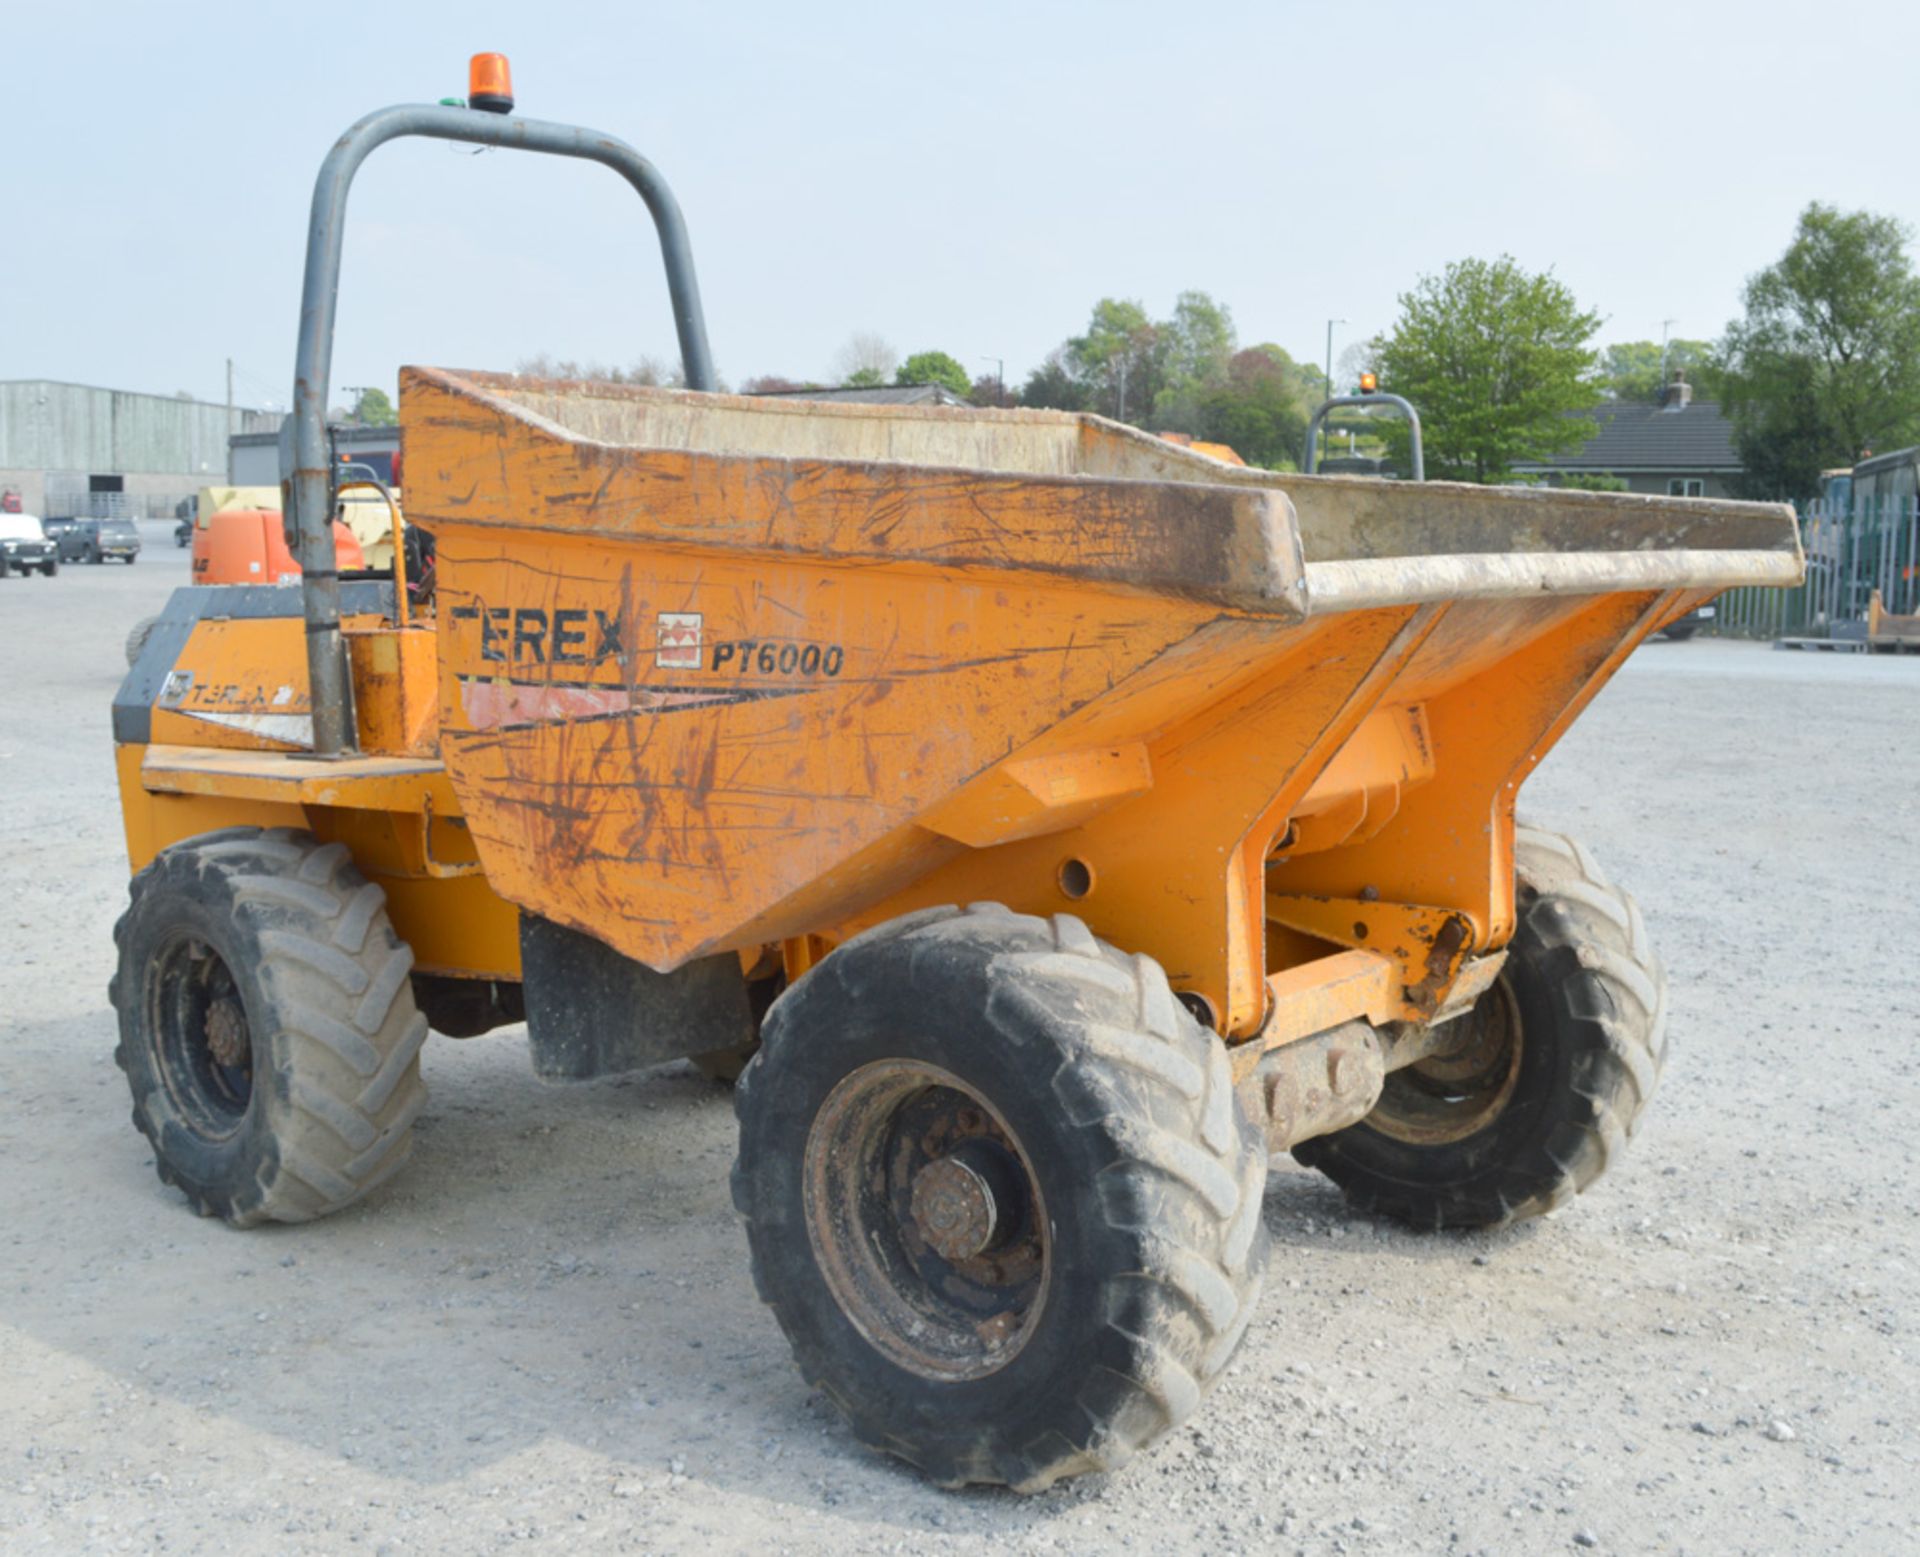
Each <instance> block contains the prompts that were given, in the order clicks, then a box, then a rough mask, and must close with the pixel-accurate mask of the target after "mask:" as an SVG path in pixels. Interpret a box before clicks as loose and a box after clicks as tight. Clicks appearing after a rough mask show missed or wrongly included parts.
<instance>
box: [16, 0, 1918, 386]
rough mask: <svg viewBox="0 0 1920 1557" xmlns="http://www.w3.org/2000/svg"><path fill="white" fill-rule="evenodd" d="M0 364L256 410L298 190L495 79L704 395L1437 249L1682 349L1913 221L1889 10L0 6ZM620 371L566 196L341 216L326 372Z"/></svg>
mask: <svg viewBox="0 0 1920 1557" xmlns="http://www.w3.org/2000/svg"><path fill="white" fill-rule="evenodd" d="M0 38H3V39H4V43H3V44H0V48H3V49H4V59H5V70H4V88H0V113H3V114H4V124H5V130H4V140H0V147H4V151H3V152H0V221H3V222H4V224H5V241H4V244H0V378H23V377H47V378H57V379H69V380H75V381H78V382H82V383H91V384H103V385H109V386H113V387H115V388H125V389H143V390H153V391H158V392H161V393H172V392H174V391H176V390H182V389H184V390H188V391H190V392H191V393H193V394H195V395H197V396H201V397H204V398H207V399H212V400H218V399H220V398H221V396H222V394H223V392H224V361H225V359H226V358H227V357H229V356H231V357H232V358H233V359H234V360H235V362H236V364H237V365H238V369H239V373H240V378H239V387H240V395H239V398H240V399H241V400H242V401H244V402H246V403H248V404H256V405H258V404H265V403H267V402H269V401H279V402H284V401H285V399H286V396H287V393H288V385H289V382H290V379H291V375H292V351H293V340H294V330H295V324H296V319H297V311H298V302H299V286H300V265H301V253H302V248H303V244H304V240H305V228H306V211H307V203H308V199H309V197H310V195H311V191H312V183H313V175H314V172H315V170H316V168H317V167H318V165H319V161H320V158H321V157H322V155H323V154H324V153H325V151H326V149H327V146H328V144H329V142H330V141H331V139H332V137H333V136H334V135H335V134H336V133H337V132H338V131H339V130H340V129H342V128H344V127H345V125H346V124H348V123H349V122H350V121H351V120H353V119H354V118H356V117H358V116H359V115H360V114H361V113H362V112H364V111H366V110H368V109H370V108H374V107H380V106H384V105H386V104H389V103H394V102H403V101H432V100H434V99H436V98H438V97H441V96H444V95H447V94H451V93H461V92H464V90H465V73H466V63H465V62H466V57H467V55H468V54H469V53H471V52H473V51H474V50H478V49H498V50H501V51H503V52H505V53H507V54H508V55H509V56H510V57H511V59H512V62H513V70H514V83H515V86H516V88H517V90H518V93H519V98H520V105H521V108H522V109H523V110H524V111H525V112H526V113H528V114H530V115H533V116H538V117H543V118H552V119H560V120H568V121H572V122H576V123H581V124H585V125H589V126H591V127H593V128H596V129H601V130H605V131H607V132H609V133H612V134H615V135H618V136H621V137H623V138H624V139H626V140H628V141H630V142H631V143H632V144H633V145H634V146H636V147H637V148H639V150H640V151H641V152H642V153H643V154H645V155H646V156H648V157H650V158H651V159H653V161H654V162H655V163H656V164H657V165H658V166H659V167H660V168H661V170H662V171H663V172H664V173H665V174H666V176H667V178H668V180H669V181H670V182H671V184H672V185H673V187H674V189H675V191H676V192H677V194H678V196H679V199H680V203H681V205H682V207H683V208H684V210H685V212H686V215H687V219H688V222H689V225H690V227H691V230H692V235H693V245H694V253H695V256H696V259H697V260H698V263H699V269H700V279H701V286H702V289H703V290H704V292H705V296H706V306H707V319H708V327H709V330H710V332H711V335H712V340H713V345H714V352H715V355H716V357H717V359H718V362H719V367H720V371H721V373H722V374H723V375H724V376H726V377H727V378H729V379H730V380H733V381H735V382H737V381H739V380H740V379H741V378H744V377H747V376H749V375H753V374H758V373H783V374H788V375H792V376H795V377H808V376H822V375H825V374H826V373H827V372H828V371H829V370H830V367H831V365H832V363H833V360H834V358H835V355H836V352H837V351H838V349H839V348H840V347H841V346H842V345H843V343H844V342H845V341H846V339H847V337H848V336H849V335H850V334H851V333H852V332H854V331H856V330H859V331H872V332H876V333H878V334H880V335H882V336H884V337H885V338H886V339H887V340H888V341H890V342H892V343H893V344H894V345H895V346H896V347H898V348H899V349H900V350H901V351H902V352H903V353H904V352H911V351H915V350H919V349H923V348H932V347H938V348H940V349H942V350H945V351H948V352H951V353H953V354H954V355H955V356H957V357H958V358H960V360H961V361H962V362H963V363H965V364H966V366H967V367H968V369H969V371H971V372H974V373H979V372H981V371H982V370H983V369H984V368H986V367H988V366H990V363H989V359H993V358H1004V359H1005V361H1006V366H1007V376H1008V378H1009V379H1011V380H1015V381H1017V380H1018V379H1019V378H1021V377H1024V375H1025V374H1026V372H1027V371H1028V370H1029V369H1031V368H1032V367H1033V366H1034V365H1035V364H1036V363H1037V362H1038V361H1039V360H1040V359H1041V358H1042V357H1043V356H1044V355H1045V354H1046V353H1047V352H1048V351H1049V350H1050V349H1052V348H1053V347H1054V346H1055V345H1057V344H1058V343H1059V342H1060V341H1061V340H1062V339H1064V338H1065V337H1066V336H1068V335H1070V334H1072V333H1075V332H1076V331H1077V330H1078V329H1080V328H1081V327H1082V325H1083V323H1084V321H1085V319H1086V316H1087V313H1088V310H1089V308H1090V307H1091V305H1092V304H1093V302H1094V301H1095V300H1096V299H1097V298H1099V297H1101V296H1103V295H1114V296H1121V297H1132V298H1137V299H1139V300H1140V301H1141V302H1143V303H1144V304H1145V305H1146V306H1147V307H1148V309H1149V310H1151V311H1152V312H1154V313H1156V314H1162V313H1164V312H1165V311H1166V310H1168V309H1169V308H1170V307H1171V305H1172V303H1173V299H1174V297H1175V295H1176V294H1177V293H1178V292H1180V291H1181V290H1182V289H1184V288H1189V287H1195V288H1200V289H1203V290H1205V291H1208V292H1211V293H1212V294H1213V295H1214V296H1215V297H1217V298H1218V299H1220V300H1221V301H1223V302H1225V303H1226V304H1228V305H1229V306H1230V307H1231V308H1232V310H1233V315H1234V319H1235V321H1236V323H1237V325H1238V327H1239V333H1240V338H1241V340H1242V342H1243V343H1247V344H1252V343H1254V342H1257V341H1262V340H1272V341H1277V342H1279V343H1280V344H1281V345H1282V346H1284V347H1286V348H1287V350H1289V351H1290V352H1293V353H1294V354H1295V355H1296V356H1299V357H1302V358H1304V359H1306V360H1309V361H1318V360H1320V357H1321V355H1322V352H1323V350H1324V347H1325V331H1326V321H1327V319H1328V318H1329V317H1343V318H1345V319H1346V320H1347V321H1348V322H1347V323H1346V324H1345V325H1342V326H1339V327H1338V334H1337V336H1336V340H1335V350H1336V353H1337V352H1338V351H1339V350H1340V348H1341V347H1342V346H1343V345H1344V344H1346V343H1348V342H1351V341H1352V340H1354V339H1357V338H1359V337H1361V336H1363V335H1365V334H1368V333H1371V332H1373V331H1376V330H1379V329H1382V328H1384V327H1386V326H1387V325H1388V324H1389V323H1390V322H1391V321H1392V318H1393V315H1394V312H1395V298H1396V295H1397V294H1398V293H1400V292H1401V291H1403V290H1405V289H1406V288H1407V287H1408V286H1410V285H1411V284H1412V283H1413V282H1414V281H1415V280H1416V279H1417V278H1418V277H1419V276H1420V275H1421V274H1423V273H1425V272H1431V271H1434V270H1437V269H1438V268H1440V267H1441V266H1443V265H1444V264H1446V263H1447V262H1448V261H1449V260H1453V259H1458V258H1461V257H1463V256H1466V255H1485V256H1491V255H1495V254H1498V253H1501V252H1503V251H1504V252H1507V253H1511V254H1512V255H1514V257H1515V258H1517V259H1518V260H1519V261H1520V262H1521V263H1522V264H1524V265H1526V266H1528V267H1532V268H1544V267H1548V266H1551V267H1552V268H1553V269H1554V270H1555V271H1556V272H1557V273H1558V274H1559V276H1560V277H1561V278H1562V279H1564V280H1565V281H1566V282H1567V283H1568V284H1569V285H1570V286H1571V287H1572V288H1573V290H1574V292H1575V293H1576V294H1577V295H1578V297H1579V298H1580V300H1581V301H1582V303H1584V304H1585V305H1587V306H1588V307H1591V308H1594V309H1597V310H1598V311H1599V312H1601V313H1602V314H1604V315H1605V316H1606V319H1607V323H1606V325H1605V327H1604V329H1603V331H1602V334H1601V339H1602V340H1603V341H1610V340H1633V339H1655V340H1657V339H1659V336H1660V331H1661V322H1662V320H1665V319H1672V320H1674V321H1675V323H1674V325H1673V332H1674V334H1676V335H1680V336H1699V337H1711V336H1714V335H1717V334H1718V333H1719V332H1720V330H1721V329H1722V328H1723V326H1724V325H1725V323H1726V321H1727V320H1728V318H1729V317H1731V316H1732V315H1733V314H1734V313H1735V312H1736V311H1737V308H1738V299H1739V291H1740V287H1741V284H1742V282H1743V280H1744V279H1745V278H1746V277H1747V276H1748V275H1749V274H1751V273H1752V272H1753V271H1755V270H1757V269H1759V268H1760V267H1762V266H1764V265H1766V264H1767V263H1769V262H1770V261H1771V260H1773V259H1774V258H1775V257H1776V256H1777V255H1778V254H1779V252H1780V250H1781V249H1782V248H1783V247H1784V245H1785V244H1786V242H1787V240H1788V237H1789V235H1790V233H1791V230H1792V226H1793V222H1794V218H1795V215H1796V214H1797V213H1798V211H1799V210H1800V208H1801V207H1802V206H1804V205H1805V204H1806V202H1808V201H1809V200H1815V199H1819V200H1825V201H1829V202H1833V203H1836V204H1838V205H1841V206H1844V207H1864V208H1867V209H1870V210H1874V211H1878V212H1884V213H1888V214H1891V215H1894V216H1897V217H1899V218H1901V219H1902V220H1904V221H1908V222H1913V221H1915V220H1916V219H1920V177H1917V176H1916V173H1915V161H1914V145H1915V138H1916V130H1915V122H1916V108H1915V105H1914V102H1913V98H1912V94H1911V90H1910V88H1909V87H1908V86H1907V85H1905V84H1904V82H1903V79H1902V77H1903V74H1905V73H1907V72H1909V71H1910V67H1911V63H1912V61H1913V59H1914V58H1915V56H1916V53H1920V48H1917V46H1920V6H1916V5H1915V4H1914V3H1913V0H1886V3H1854V4H1849V3H1845V0H1836V3H1830V4H1826V5H1822V6H1810V5H1806V4H1791V5H1790V4H1786V3H1783V0H1715V3H1698V4H1695V3H1688V0H1667V3H1664V4H1650V3H1640V0H1609V3H1601V4H1586V5H1578V6H1575V5H1569V4H1560V3H1552V0H1535V3H1531V4H1507V3H1500V4H1494V3H1484V4H1478V3H1462V0H1450V3H1445V4H1434V3H1431V0H1428V3H1422V4H1401V3H1398V0H1376V3H1374V4H1370V5H1347V6H1340V5H1330V4H1325V3H1321V4H1314V5H1295V4H1279V3H1268V4H1224V3H1223V4H1207V3H1204V0H1195V3H1188V4H1168V3H1166V0H1158V3H1154V4H1143V5H1130V4H1119V3H1113V4H1103V5H1092V4H1087V5H1069V4H1048V3H1045V0H1026V3H1015V4H1007V5H1002V4H994V3H981V0H975V3H970V4H965V5H943V6H930V5H905V4H893V5H877V4H876V5H853V4H833V3H829V0H816V3H791V0H789V3H787V4H769V5H746V4H740V5H731V4H720V3H712V4H706V5H691V6H689V5H647V4H636V3H631V0H629V3H603V4H587V3H581V4H572V3H566V0H542V3H539V4H533V3H528V0H514V3H511V4H493V3H486V0H463V3H460V4H454V5H413V4H407V3H403V0H388V3H386V4H377V5H376V4H362V3H359V0H330V3H327V4H324V5H316V6H303V7H299V8H295V7H291V6H281V5H277V4H268V5H262V4H258V3H255V4H252V5H245V6H241V5H216V4H195V3H189V0H181V3H173V4H162V3H144V4H138V5H134V4H87V3H85V0H67V3H65V4H61V5H37V6H31V7H29V6H28V5H27V4H26V3H25V0H4V27H3V28H0ZM540 351H546V352H549V353H552V354H554V355H555V356H561V357H575V358H580V359H589V358H591V359H598V360H601V361H607V362H615V363H624V362H628V361H631V360H633V359H634V358H636V357H638V356H640V355H642V354H652V355H655V356H661V357H670V356H672V355H673V352H674V336H673V332H672V328H671V325H670V322H669V317H668V313H667V307H666V298H665V290H664V287H663V285H662V283H661V279H660V266H659V261H658V256H657V250H656V248H655V246H654V240H653V237H652V234H651V231H650V229H649V227H648V224H647V221H646V216H645V213H644V210H643V208H642V207H641V205H640V203H639V202H638V200H637V199H635V198H634V197H633V196H632V195H631V194H630V193H629V192H628V191H627V189H626V187H625V186H624V185H623V184H621V183H620V182H619V181H618V180H617V179H615V178H614V177H613V176H612V175H611V174H609V173H607V172H606V171H605V170H603V169H600V168H595V167H591V166H574V165H571V164H566V163H560V162H556V161H554V160H552V159H546V158H535V157H527V156H517V155H514V154H511V153H505V152H489V153H485V154H482V155H479V156H475V155H473V154H472V153H471V152H470V151H461V150H454V149H450V148H449V147H447V146H445V145H441V144H435V143H428V142H403V143H400V144H398V145H394V146H389V147H387V148H385V149H383V150H381V151H380V152H378V153H376V154H375V155H374V157H373V159H372V160H371V161H370V162H369V163H368V164H367V167H366V169H365V171H364V172H363V173H362V175H361V177H360V179H359V181H358V183H357V184H356V186H355V192H354V196H353V202H352V206H351V208H350V211H349V217H348V227H347V246H346V268H345V272H344V281H343V284H342V292H341V310H340V334H339V339H338V343H337V348H336V355H335V365H334V375H333V383H334V385H335V386H336V399H337V398H338V389H339V387H340V386H345V385H357V384H381V385H387V386H391V384H392V382H393V378H394V374H395V370H396V369H397V367H398V366H399V365H400V364H401V363H404V362H419V363H431V364H437V365H441V366H455V367H499V368H511V367H512V366H514V365H515V363H516V362H517V361H519V360H520V359H522V358H524V357H526V356H528V355H530V354H533V353H535V352H540Z"/></svg>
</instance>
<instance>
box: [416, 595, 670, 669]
mask: <svg viewBox="0 0 1920 1557" xmlns="http://www.w3.org/2000/svg"><path fill="white" fill-rule="evenodd" d="M447 614H448V615H449V616H451V617H452V618H453V619H454V620H455V621H456V622H478V623H479V624H480V658H481V659H483V660H497V661H499V662H501V663H505V662H506V661H508V660H517V661H520V662H521V663H523V664H525V663H532V664H535V665H600V664H604V663H605V662H606V661H608V660H617V659H619V657H620V643H621V640H622V638H623V637H624V636H625V634H624V633H623V631H622V629H623V627H624V626H625V623H624V622H623V621H622V619H621V616H620V613H619V612H618V611H611V612H609V611H587V610H574V609H570V608H569V609H561V610H556V611H545V610H541V609H539V608H537V607H534V606H519V607H515V608H513V609H511V610H510V609H508V608H507V607H506V606H489V605H480V604H475V605H464V606H455V607H454V608H453V609H452V610H451V611H450V612H448V613H447ZM694 620H695V622H698V621H699V618H698V617H695V618H694ZM663 641H664V640H663ZM694 653H695V654H696V655H698V653H699V647H698V635H697V633H696V636H695V649H694ZM663 663H664V662H663Z"/></svg>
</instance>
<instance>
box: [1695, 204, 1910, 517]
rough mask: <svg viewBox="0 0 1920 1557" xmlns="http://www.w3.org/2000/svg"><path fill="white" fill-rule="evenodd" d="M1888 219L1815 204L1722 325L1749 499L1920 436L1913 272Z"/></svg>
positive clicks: (1790, 493)
mask: <svg viewBox="0 0 1920 1557" xmlns="http://www.w3.org/2000/svg"><path fill="white" fill-rule="evenodd" d="M1910 236H1911V235H1910V233H1909V231H1908V229H1907V228H1906V226H1905V225H1904V224H1902V223H1901V222H1898V221H1896V220H1894V219H1893V218H1892V217H1887V216H1875V215H1873V214H1872V213H1871V212H1868V211H1840V210H1837V209H1835V208H1834V207H1833V206H1828V205H1821V204H1820V203H1819V202H1817V201H1816V202H1815V203H1813V204H1811V205H1809V206H1808V207H1807V208H1806V210H1804V211H1802V212H1801V213H1800V221H1799V225H1798V227H1797V229H1796V230H1795V233H1794V236H1793V241H1792V242H1791V243H1789V244H1788V245H1787V251H1786V253H1785V254H1783V255H1782V256H1781V257H1780V259H1779V260H1778V261H1777V262H1776V263H1774V264H1773V265H1770V266H1768V267H1767V269H1765V270H1763V271H1761V272H1760V273H1759V274H1758V275H1756V276H1754V277H1752V278H1751V279H1750V280H1749V281H1748V282H1747V286H1746V292H1745V294H1744V298H1743V301H1744V303H1745V306H1746V313H1745V316H1744V317H1742V318H1740V319H1736V320H1734V321H1733V323H1731V324H1729V325H1728V326H1727V333H1726V338H1725V340H1724V341H1723V342H1722V354H1723V356H1724V358H1725V361H1726V387H1725V390H1724V398H1725V401H1726V404H1727V409H1728V414H1729V415H1730V416H1731V418H1732V420H1733V424H1734V443H1735V446H1736V448H1737V449H1738V450H1739V453H1740V456H1741V462H1742V464H1743V466H1744V467H1745V469H1744V474H1743V475H1742V477H1741V478H1740V481H1739V482H1738V487H1739V490H1740V491H1741V492H1742V493H1743V494H1744V495H1746V496H1750V497H1785V498H1794V497H1804V496H1806V495H1807V494H1809V493H1811V492H1812V491H1813V490H1814V489H1815V487H1816V485H1817V483H1818V481H1819V478H1820V472H1821V470H1822V469H1824V468H1826V467H1829V466H1834V465H1851V464H1853V463H1854V462H1855V461H1857V460H1859V459H1860V458H1862V457H1863V456H1864V455H1865V454H1866V453H1867V452H1868V451H1869V450H1870V449H1879V450H1882V451H1884V450H1887V449H1890V448H1895V447H1898V446H1900V445H1902V444H1906V443H1911V442H1914V441H1916V439H1917V438H1920V277H1916V276H1915V274H1914V270H1913V264H1912V261H1911V259H1910V257H1909V255H1908V253H1907V244H1908V241H1909V238H1910Z"/></svg>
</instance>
